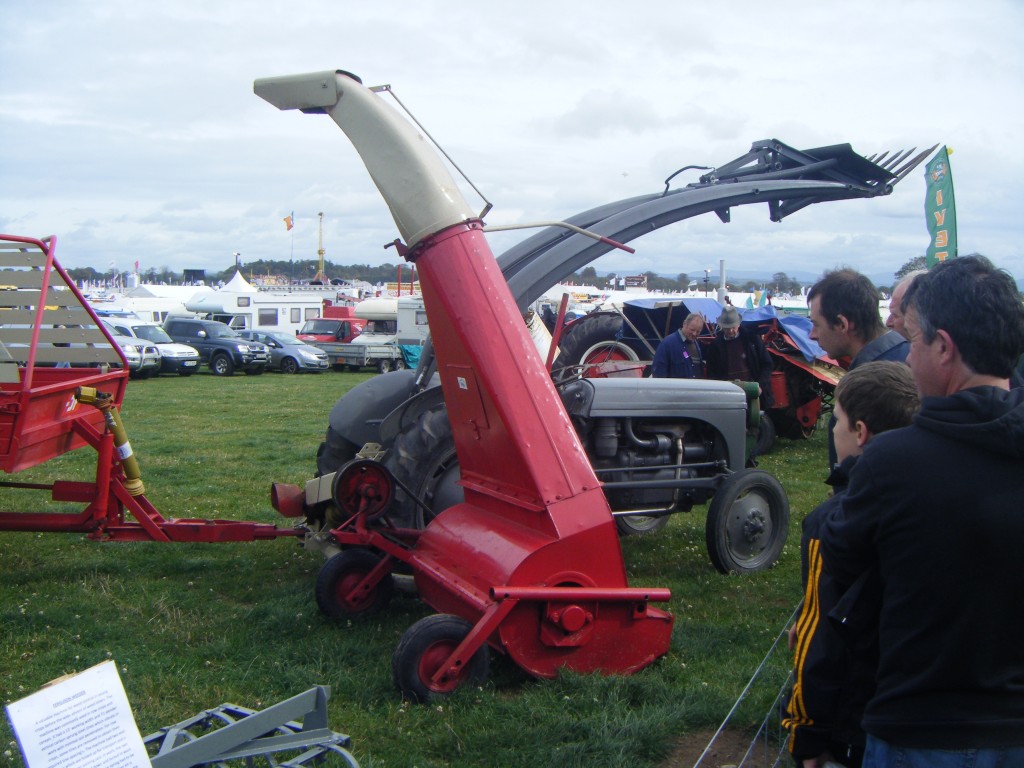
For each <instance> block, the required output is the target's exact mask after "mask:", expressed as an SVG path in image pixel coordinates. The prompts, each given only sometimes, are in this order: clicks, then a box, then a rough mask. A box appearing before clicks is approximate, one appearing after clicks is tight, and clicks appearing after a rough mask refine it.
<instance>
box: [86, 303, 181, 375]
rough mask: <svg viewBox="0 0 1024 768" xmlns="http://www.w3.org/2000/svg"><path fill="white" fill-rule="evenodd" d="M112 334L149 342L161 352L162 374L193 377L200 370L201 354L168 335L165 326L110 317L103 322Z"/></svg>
mask: <svg viewBox="0 0 1024 768" xmlns="http://www.w3.org/2000/svg"><path fill="white" fill-rule="evenodd" d="M103 324H104V325H106V326H107V328H108V329H109V330H110V332H111V333H114V334H120V335H121V336H131V337H132V338H136V339H138V340H140V341H148V342H150V343H152V344H154V345H156V348H157V349H158V350H159V351H160V373H176V374H178V375H179V376H191V375H192V374H193V373H195V372H196V371H197V370H199V353H198V352H197V351H196V348H195V347H190V346H189V345H188V344H179V343H177V342H176V341H174V340H173V339H172V338H171V337H170V336H168V335H167V331H165V330H164V329H163V326H161V325H158V324H156V323H148V322H146V321H144V320H135V319H125V318H114V317H108V318H106V319H105V320H104V321H103Z"/></svg>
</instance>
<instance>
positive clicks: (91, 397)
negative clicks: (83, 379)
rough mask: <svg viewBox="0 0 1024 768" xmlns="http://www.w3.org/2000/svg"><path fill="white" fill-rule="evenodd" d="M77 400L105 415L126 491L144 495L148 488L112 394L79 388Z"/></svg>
mask: <svg viewBox="0 0 1024 768" xmlns="http://www.w3.org/2000/svg"><path fill="white" fill-rule="evenodd" d="M75 399H76V400H77V401H78V402H80V403H84V404H86V405H91V406H93V407H95V408H96V409H97V410H99V411H100V412H101V413H102V414H103V420H104V422H105V423H106V425H107V430H108V431H109V432H110V433H111V434H112V435H113V436H114V450H116V451H117V456H118V459H120V461H121V468H122V469H123V470H124V476H125V483H124V488H125V490H126V491H128V493H129V494H130V495H132V496H141V495H142V494H144V493H145V492H146V488H145V486H144V485H143V484H142V472H141V470H140V469H139V462H138V461H137V460H136V458H135V454H134V453H133V452H132V445H131V443H129V442H128V433H127V432H126V431H125V428H124V424H122V423H121V414H120V413H118V411H117V408H116V407H115V406H114V401H113V399H112V398H111V396H110V394H109V393H107V392H99V391H97V390H96V389H94V388H92V387H78V388H76V389H75Z"/></svg>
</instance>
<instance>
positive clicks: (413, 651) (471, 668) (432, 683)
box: [391, 613, 490, 702]
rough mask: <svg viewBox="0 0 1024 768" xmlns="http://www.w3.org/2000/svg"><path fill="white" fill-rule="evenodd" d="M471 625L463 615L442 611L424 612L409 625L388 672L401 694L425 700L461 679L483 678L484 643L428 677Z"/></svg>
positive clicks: (476, 680) (448, 689) (486, 659)
mask: <svg viewBox="0 0 1024 768" xmlns="http://www.w3.org/2000/svg"><path fill="white" fill-rule="evenodd" d="M472 628H473V625H472V624H470V623H469V622H468V621H466V620H465V619H462V618H460V617H458V616H451V615H448V614H443V613H441V614H435V615H433V616H427V617H426V618H425V619H420V620H419V621H417V622H416V623H415V624H413V625H412V626H411V627H409V629H407V630H406V631H405V634H403V635H402V639H401V640H400V641H399V643H398V646H397V647H396V648H395V652H394V654H393V655H392V657H391V675H392V677H393V678H394V681H395V686H396V687H397V688H398V690H399V691H400V692H401V694H402V696H403V697H404V698H407V699H410V700H411V701H416V702H426V701H430V700H432V699H437V698H441V697H444V696H447V695H448V694H450V693H452V691H454V690H455V689H456V688H458V687H459V686H460V685H462V684H463V683H473V684H476V683H482V682H483V681H484V680H486V679H487V673H488V671H489V670H490V657H489V655H488V651H487V645H486V644H484V645H482V646H481V647H480V648H478V649H477V650H476V652H475V653H474V654H473V656H472V657H471V658H470V659H469V662H468V663H467V664H465V665H463V666H462V667H460V668H458V669H456V670H453V671H449V672H447V673H446V674H445V675H443V676H442V677H441V678H439V679H437V680H433V679H432V678H433V677H434V675H435V674H436V673H437V672H438V671H439V670H440V669H441V666H442V665H443V664H444V662H445V661H446V660H447V659H448V657H449V656H451V655H452V652H453V651H454V650H455V649H456V648H458V647H459V644H460V643H462V641H463V640H464V639H465V638H466V635H468V634H469V631H470V630H471V629H472Z"/></svg>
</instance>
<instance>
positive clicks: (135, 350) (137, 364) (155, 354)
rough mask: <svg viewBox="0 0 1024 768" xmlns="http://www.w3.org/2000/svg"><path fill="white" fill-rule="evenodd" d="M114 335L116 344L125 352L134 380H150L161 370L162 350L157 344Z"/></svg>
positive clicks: (130, 373)
mask: <svg viewBox="0 0 1024 768" xmlns="http://www.w3.org/2000/svg"><path fill="white" fill-rule="evenodd" d="M112 335H113V337H114V342H115V343H116V344H117V346H119V347H120V348H121V351H122V352H124V357H125V359H126V360H127V361H128V371H129V375H130V376H131V377H132V378H133V379H148V378H149V377H150V376H152V375H153V374H154V373H156V372H157V371H159V370H160V350H158V349H157V348H156V345H155V344H153V343H152V342H149V341H146V340H145V339H136V338H133V337H131V336H119V335H117V334H112Z"/></svg>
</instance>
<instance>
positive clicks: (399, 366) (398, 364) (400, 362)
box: [392, 357, 408, 371]
mask: <svg viewBox="0 0 1024 768" xmlns="http://www.w3.org/2000/svg"><path fill="white" fill-rule="evenodd" d="M406 368H408V366H407V365H406V364H405V360H404V359H403V358H401V357H399V358H396V359H395V365H394V368H393V369H392V370H395V371H404V370H405V369H406Z"/></svg>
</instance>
